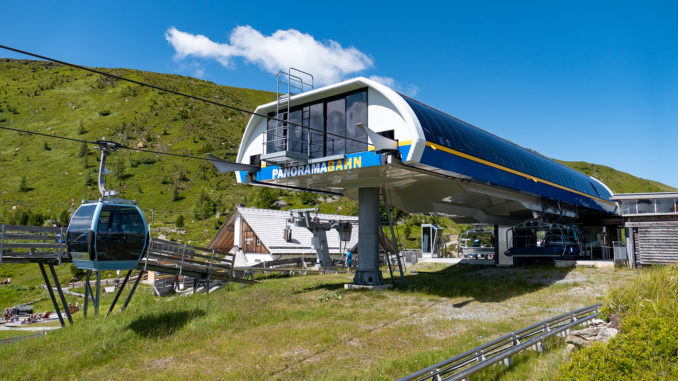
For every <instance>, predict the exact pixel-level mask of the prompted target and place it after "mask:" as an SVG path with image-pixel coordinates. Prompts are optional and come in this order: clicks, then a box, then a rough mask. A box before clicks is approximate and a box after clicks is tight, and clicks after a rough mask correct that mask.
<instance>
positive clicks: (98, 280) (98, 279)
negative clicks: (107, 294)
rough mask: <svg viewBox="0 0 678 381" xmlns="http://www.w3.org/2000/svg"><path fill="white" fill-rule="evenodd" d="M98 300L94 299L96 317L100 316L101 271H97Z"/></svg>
mask: <svg viewBox="0 0 678 381" xmlns="http://www.w3.org/2000/svg"><path fill="white" fill-rule="evenodd" d="M96 273H97V283H96V293H97V294H96V295H97V296H96V298H95V299H94V316H97V315H99V302H100V301H101V271H97V272H96Z"/></svg>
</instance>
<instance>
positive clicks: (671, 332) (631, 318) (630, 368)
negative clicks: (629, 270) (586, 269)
mask: <svg viewBox="0 0 678 381" xmlns="http://www.w3.org/2000/svg"><path fill="white" fill-rule="evenodd" d="M641 271H642V274H641V275H640V277H638V278H639V279H637V280H636V281H635V282H633V283H630V284H629V285H628V286H626V287H624V288H617V289H614V290H612V291H610V293H609V294H608V300H607V302H606V305H605V306H604V307H603V310H602V311H601V312H602V314H603V315H605V316H607V317H609V316H612V315H619V316H621V318H622V324H621V332H620V333H619V334H618V335H617V336H616V337H615V338H614V339H612V340H611V341H610V342H609V343H608V344H607V345H603V344H596V345H593V346H591V347H589V348H584V349H582V350H580V351H578V352H576V353H574V354H573V356H572V359H571V360H570V361H569V362H568V363H566V364H564V365H563V366H562V367H561V368H560V369H559V374H558V375H559V377H560V378H561V379H567V380H578V379H587V380H639V379H653V380H654V379H666V380H669V379H670V380H675V379H678V329H676V322H677V321H678V292H677V291H676V290H678V266H676V265H667V266H663V267H655V268H651V269H644V270H641Z"/></svg>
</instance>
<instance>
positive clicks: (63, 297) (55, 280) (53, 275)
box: [49, 264, 73, 324]
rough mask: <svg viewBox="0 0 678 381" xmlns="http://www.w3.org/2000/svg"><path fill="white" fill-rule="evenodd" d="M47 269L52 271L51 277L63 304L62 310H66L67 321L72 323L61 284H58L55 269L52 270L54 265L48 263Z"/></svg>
mask: <svg viewBox="0 0 678 381" xmlns="http://www.w3.org/2000/svg"><path fill="white" fill-rule="evenodd" d="M49 271H50V272H51V273H52V278H54V286H56V289H57V292H58V293H59V298H60V299H61V304H62V305H63V306H64V311H65V312H66V317H67V318H68V322H69V323H71V324H73V318H72V317H71V311H70V310H69V309H68V303H67V302H66V297H65V296H64V292H63V290H61V284H59V278H58V277H57V274H56V271H54V265H52V264H50V265H49Z"/></svg>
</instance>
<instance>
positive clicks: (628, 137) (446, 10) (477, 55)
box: [0, 1, 678, 187]
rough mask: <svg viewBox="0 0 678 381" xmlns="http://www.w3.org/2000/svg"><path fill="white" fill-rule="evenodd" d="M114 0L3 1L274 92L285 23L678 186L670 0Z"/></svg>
mask: <svg viewBox="0 0 678 381" xmlns="http://www.w3.org/2000/svg"><path fill="white" fill-rule="evenodd" d="M107 3H108V4H106V3H104V2H91V1H88V2H84V1H80V2H78V1H64V2H54V1H44V2H40V1H37V2H36V1H33V2H10V3H8V4H3V6H2V10H3V22H2V23H0V43H1V44H4V45H9V46H13V47H16V48H19V49H24V50H28V51H33V52H36V53H39V54H43V55H47V56H52V57H55V58H60V59H63V60H66V61H71V62H75V63H79V64H83V65H89V66H98V67H127V68H135V69H141V70H150V71H156V72H164V73H176V74H182V75H191V76H200V77H201V78H203V79H206V80H210V81H212V82H215V83H218V84H223V85H229V86H237V87H247V88H255V89H262V90H274V89H275V79H274V76H273V75H272V74H271V72H270V71H271V70H270V67H271V65H272V66H275V65H282V64H284V63H287V62H288V61H287V59H289V56H290V55H289V54H287V56H285V52H284V51H280V49H281V47H282V48H283V50H284V47H285V46H286V45H280V44H278V45H275V44H273V45H271V47H270V50H272V51H268V52H267V51H266V49H268V48H267V46H268V45H266V44H264V42H271V40H272V39H271V36H272V35H274V34H276V33H278V34H277V36H281V37H289V38H290V39H291V40H294V38H298V39H299V40H300V41H301V40H303V41H305V42H306V43H309V44H311V45H308V46H311V47H312V48H313V49H309V50H308V52H309V57H307V58H305V60H304V62H305V63H306V64H307V67H310V68H312V69H313V70H311V71H314V70H315V71H317V72H318V75H319V76H320V77H324V78H325V79H326V81H328V80H330V79H333V78H341V79H344V78H350V77H353V76H357V75H363V76H366V77H372V76H377V77H381V78H382V79H383V80H386V81H387V82H390V83H392V84H393V85H394V86H395V87H396V88H397V89H399V90H400V91H403V92H405V93H408V94H410V95H413V96H414V97H415V98H416V99H418V100H421V101H422V102H425V103H427V104H430V105H431V106H434V107H436V108H439V109H442V110H444V111H446V112H448V113H450V114H452V115H454V116H456V117H459V118H460V119H463V120H465V121H467V122H470V123H472V124H474V125H476V126H478V127H481V128H483V129H485V130H488V131H490V132H493V133H495V134H497V135H499V136H501V137H504V138H507V139H510V140H512V141H514V142H515V143H518V144H520V145H522V146H524V147H528V148H531V149H534V150H537V151H539V152H541V153H543V154H545V155H547V156H550V157H553V158H557V159H562V160H582V161H589V162H594V163H599V164H604V165H609V166H612V167H614V168H616V169H619V170H622V171H626V172H629V173H631V174H633V175H636V176H640V177H643V178H648V179H652V180H658V181H661V182H663V183H666V184H668V185H672V186H674V187H678V171H676V170H675V166H676V164H678V149H677V147H676V146H677V145H678V22H676V19H678V5H677V4H678V3H676V2H670V1H667V2H655V1H642V2H641V1H637V2H630V1H567V2H543V1H535V2H520V1H512V2H505V1H497V2H492V1H487V2H468V1H464V2H461V1H459V2H447V3H445V4H443V3H442V2H430V3H427V2H425V1H419V2H397V1H389V2H384V3H382V4H379V3H376V2H374V3H372V2H367V1H360V2H351V1H342V2H336V3H331V2H320V1H312V2H301V3H294V4H292V3H289V5H288V6H287V7H283V6H284V5H286V3H285V2H270V3H267V2H262V1H257V2H247V1H240V2H231V1H229V2H204V1H191V2H187V1H163V2H159V1H158V2H151V1H135V2H126V1H116V2H107ZM172 27H173V28H174V29H171V28H172ZM172 30H174V31H176V32H174V37H176V36H183V37H185V39H184V40H183V42H184V43H188V44H190V43H192V41H195V40H194V39H195V38H196V36H197V35H203V36H205V39H204V40H203V42H206V45H205V46H204V48H205V49H206V50H199V49H197V48H196V49H197V50H190V49H192V48H190V47H188V48H186V49H189V50H184V51H183V52H184V53H186V54H184V55H183V56H182V57H179V56H178V54H177V53H178V52H181V50H180V48H177V46H178V45H176V44H177V42H176V39H175V40H173V41H174V43H175V44H174V45H173V44H171V43H170V41H169V40H171V38H170V39H168V35H172V33H171V32H170V31H172ZM236 31H239V33H236ZM177 32H179V33H177ZM235 35H238V36H240V37H241V38H240V39H239V41H235V40H233V37H234V36H235ZM332 41H333V42H334V43H333V42H332ZM292 42H294V41H292ZM303 46H306V45H302V47H303ZM210 49H211V50H210ZM302 49H304V48H302ZM314 49H315V50H314ZM314 53H315V54H314ZM262 54H263V58H262ZM332 54H337V55H336V56H334V55H332ZM294 56H298V54H295V55H294ZM0 57H14V58H19V57H20V56H19V55H16V54H12V53H10V52H6V51H0ZM328 57H329V59H328ZM21 58H23V57H21ZM351 60H353V61H351ZM339 63H342V65H340V64H339ZM333 65H336V67H333ZM326 69H327V70H326ZM333 70H334V71H333Z"/></svg>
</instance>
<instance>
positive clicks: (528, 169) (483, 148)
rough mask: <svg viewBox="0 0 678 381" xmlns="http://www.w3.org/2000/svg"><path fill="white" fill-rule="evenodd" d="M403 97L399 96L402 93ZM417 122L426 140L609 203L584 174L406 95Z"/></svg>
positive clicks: (602, 189)
mask: <svg viewBox="0 0 678 381" xmlns="http://www.w3.org/2000/svg"><path fill="white" fill-rule="evenodd" d="M401 95H402V94H401ZM402 97H403V99H405V101H406V102H407V103H408V104H409V105H410V107H411V108H412V110H413V111H414V113H415V115H416V116H417V118H418V119H419V123H420V124H421V127H422V130H423V131H424V135H425V137H426V140H427V141H429V142H432V143H436V144H439V145H441V146H445V147H447V148H450V149H453V150H455V151H459V152H462V153H465V154H467V155H470V156H473V157H477V158H479V159H483V160H486V161H489V162H492V163H494V164H498V165H501V166H503V167H507V168H510V169H513V170H516V171H519V172H522V173H525V174H527V175H531V176H534V177H536V178H539V179H542V180H547V181H550V182H552V183H555V184H558V185H561V186H563V187H567V188H570V189H573V190H576V191H579V192H582V193H585V194H587V195H590V196H592V197H597V198H602V199H604V200H608V201H609V200H610V197H611V196H612V195H611V194H610V193H609V192H608V190H607V189H605V187H604V186H602V185H601V184H599V183H598V182H596V181H592V180H591V179H590V178H589V177H588V176H586V175H585V174H583V173H581V172H578V171H576V170H574V169H572V168H569V167H567V166H565V165H562V164H560V163H557V162H555V161H553V160H551V159H549V158H547V157H544V156H542V155H540V154H538V153H536V152H534V151H530V150H528V149H526V148H523V147H520V146H519V145H517V144H515V143H512V142H510V141H508V140H505V139H502V138H500V137H498V136H496V135H493V134H491V133H489V132H487V131H484V130H481V129H480V128H478V127H475V126H473V125H471V124H468V123H466V122H463V121H461V120H459V119H457V118H454V117H452V116H450V115H447V114H445V113H444V112H442V111H439V110H436V109H434V108H432V107H430V106H427V105H425V104H423V103H420V102H418V101H415V100H414V99H411V98H409V97H407V96H405V95H402Z"/></svg>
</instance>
